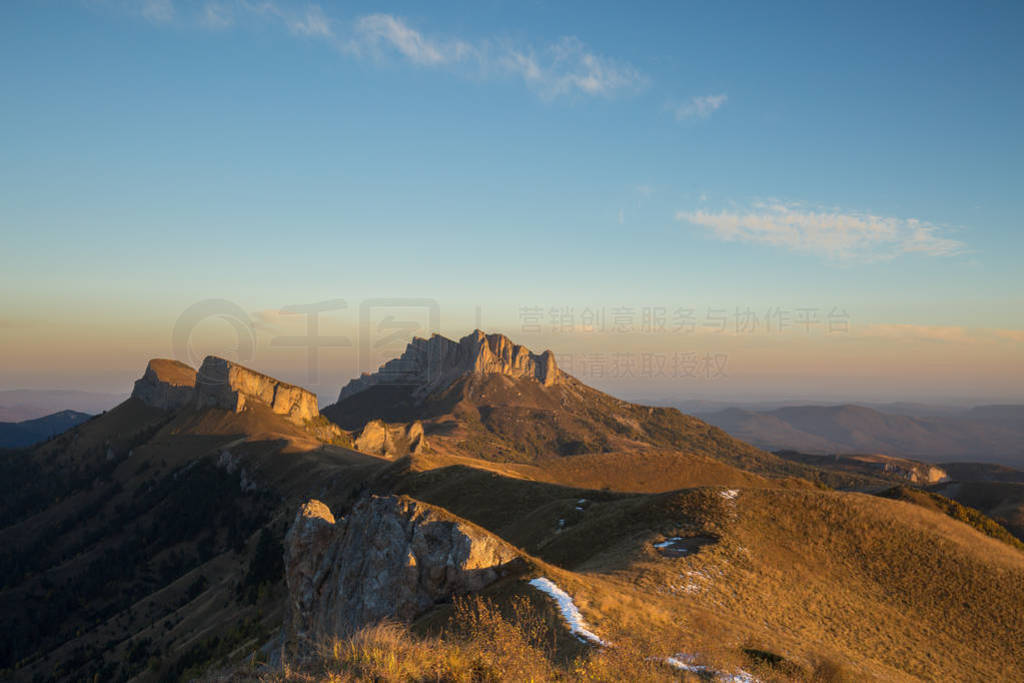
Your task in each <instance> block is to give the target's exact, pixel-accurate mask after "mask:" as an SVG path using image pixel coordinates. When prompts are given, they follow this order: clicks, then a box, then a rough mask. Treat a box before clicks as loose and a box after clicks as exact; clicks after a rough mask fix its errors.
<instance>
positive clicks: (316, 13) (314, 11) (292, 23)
mask: <svg viewBox="0 0 1024 683" xmlns="http://www.w3.org/2000/svg"><path fill="white" fill-rule="evenodd" d="M287 23H288V30H289V31H291V32H292V33H294V34H295V35H300V36H313V37H316V38H332V37H334V31H333V30H331V21H330V19H328V18H327V16H326V15H325V14H324V12H323V10H322V9H320V7H319V5H310V6H309V7H307V8H306V11H305V12H303V13H302V14H300V15H299V16H297V17H291V18H289V19H288V20H287Z"/></svg>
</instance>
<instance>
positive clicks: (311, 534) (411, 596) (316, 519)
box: [285, 496, 525, 637]
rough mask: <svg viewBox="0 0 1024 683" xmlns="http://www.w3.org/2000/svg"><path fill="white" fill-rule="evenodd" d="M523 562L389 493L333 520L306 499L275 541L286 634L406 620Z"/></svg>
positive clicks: (471, 529)
mask: <svg viewBox="0 0 1024 683" xmlns="http://www.w3.org/2000/svg"><path fill="white" fill-rule="evenodd" d="M524 567H525V563H524V561H523V560H522V558H521V557H520V556H519V554H518V553H517V551H516V550H515V549H514V548H513V547H511V546H509V545H508V544H507V543H505V542H504V541H502V540H501V539H499V538H497V537H496V536H494V535H492V534H490V533H488V532H486V531H484V530H483V529H480V528H479V527H476V526H474V525H472V524H470V523H468V522H466V521H463V520H459V519H458V518H456V517H453V516H452V515H451V514H449V513H447V512H445V511H444V510H441V509H440V508H435V507H433V506H431V505H427V504H425V503H421V502H418V501H414V500H411V499H409V498H405V497H398V496H373V497H370V498H366V499H363V500H362V501H360V502H359V503H357V504H356V505H355V507H354V508H353V509H352V511H351V512H350V513H349V514H348V515H347V516H345V517H343V518H341V519H338V520H337V521H335V519H334V516H333V515H332V514H331V511H330V509H329V508H328V507H327V506H326V505H324V504H323V503H321V502H320V501H318V500H310V501H309V502H307V503H305V504H304V505H303V506H302V507H301V508H300V509H299V512H298V514H297V515H296V517H295V521H294V522H293V523H292V526H291V529H290V530H289V531H288V535H287V537H286V538H285V572H286V579H287V585H288V593H289V599H290V602H291V619H292V623H291V627H292V631H293V633H294V634H296V635H310V636H317V637H320V636H324V635H344V634H348V633H351V632H353V631H355V630H357V629H359V628H361V627H363V626H366V625H369V624H373V623H376V622H379V621H381V620H383V619H397V620H400V621H409V620H411V619H413V618H415V617H416V616H417V615H419V614H421V613H423V612H424V611H426V610H427V609H429V608H430V607H432V606H433V605H435V604H436V603H438V602H442V601H445V600H448V599H450V598H451V596H452V595H454V594H459V593H466V592H470V591H476V590H480V589H482V588H484V587H485V586H487V585H489V584H490V583H493V582H494V581H496V580H497V579H498V578H500V577H501V576H504V575H507V574H510V573H514V572H516V571H518V570H521V569H522V568H524Z"/></svg>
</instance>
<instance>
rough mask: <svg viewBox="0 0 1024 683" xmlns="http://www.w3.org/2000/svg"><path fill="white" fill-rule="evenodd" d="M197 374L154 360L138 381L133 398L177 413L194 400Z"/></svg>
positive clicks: (179, 365) (170, 362) (181, 365)
mask: <svg viewBox="0 0 1024 683" xmlns="http://www.w3.org/2000/svg"><path fill="white" fill-rule="evenodd" d="M195 386H196V371H195V370H193V369H192V368H191V367H189V366H188V365H185V364H184V363H182V362H180V361H176V360H170V359H167V358H154V359H153V360H151V361H149V363H148V364H147V365H146V372H145V373H144V374H143V375H142V378H141V379H139V380H136V381H135V388H134V389H133V390H132V398H137V399H139V400H140V401H142V402H143V403H145V404H146V405H150V406H153V407H154V408H160V409H161V410H176V409H178V408H181V407H183V406H186V405H188V404H190V403H191V402H192V401H193V399H194V398H195Z"/></svg>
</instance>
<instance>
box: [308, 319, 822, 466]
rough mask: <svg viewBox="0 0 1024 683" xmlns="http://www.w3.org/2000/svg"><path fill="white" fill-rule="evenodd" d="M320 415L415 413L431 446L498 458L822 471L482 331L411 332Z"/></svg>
mask: <svg viewBox="0 0 1024 683" xmlns="http://www.w3.org/2000/svg"><path fill="white" fill-rule="evenodd" d="M452 349H454V351H453V350H452ZM432 359H440V360H436V361H435V360H432ZM398 361H402V363H401V364H400V365H397V366H396V365H395V363H397V362H398ZM523 368H525V370H524V369H523ZM541 368H542V369H543V376H540V375H538V373H540V372H541ZM323 414H324V415H325V416H327V417H328V418H330V419H331V420H332V421H334V422H335V423H336V424H338V425H339V426H341V427H342V428H345V429H350V430H359V429H361V428H363V426H364V425H366V424H367V423H369V422H370V421H372V420H376V419H381V420H383V421H385V422H389V423H402V422H409V421H412V420H420V421H422V424H423V429H424V431H425V433H426V439H427V443H428V444H430V448H431V449H432V450H433V451H434V452H436V453H445V454H453V455H462V456H468V457H473V458H479V459H485V460H493V461H498V462H510V463H511V462H515V463H523V464H531V463H532V464H538V463H541V462H543V461H546V460H553V459H557V458H560V457H564V456H579V455H583V454H608V455H609V457H608V458H605V459H604V461H605V462H609V461H611V460H612V459H613V458H612V457H611V454H621V458H622V459H623V461H626V460H629V459H631V458H636V457H640V456H638V454H646V455H647V456H649V455H650V454H651V453H655V452H674V453H678V454H682V455H685V456H693V457H695V458H698V459H701V460H703V461H707V459H708V458H710V459H712V460H717V461H718V462H720V463H724V464H727V465H731V466H733V467H738V468H741V469H745V470H749V471H751V472H756V473H759V474H762V475H769V476H803V477H806V478H808V479H817V478H819V477H820V471H819V470H815V469H814V468H809V467H804V466H803V465H801V464H798V463H791V462H787V461H785V460H782V459H780V458H778V457H776V456H774V455H772V454H771V453H767V452H765V451H762V450H759V449H757V448H753V447H751V446H750V445H748V444H746V443H743V442H742V441H739V440H737V439H734V438H732V437H730V436H729V435H728V434H726V433H725V432H723V431H722V430H720V429H718V428H716V427H713V426H711V425H709V424H707V423H706V422H704V421H702V420H699V419H697V418H694V417H691V416H688V415H684V414H682V413H681V412H679V411H678V410H676V409H675V408H659V407H649V406H640V405H635V404H632V403H628V402H626V401H622V400H620V399H617V398H614V397H612V396H609V395H608V394H605V393H603V392H600V391H598V390H596V389H593V388H591V387H589V386H587V385H585V384H583V383H582V382H580V381H579V380H577V379H575V378H574V377H572V376H570V375H568V374H566V373H564V372H562V371H561V370H559V369H558V368H557V367H556V366H555V365H554V360H553V357H552V356H551V355H550V354H549V352H545V353H543V354H533V353H531V352H529V351H528V350H525V349H524V348H523V347H521V346H517V345H515V344H513V343H512V342H510V341H509V340H508V339H507V338H506V337H504V336H502V335H485V334H484V333H483V332H480V331H479V330H477V331H476V332H474V333H472V334H470V335H467V336H466V337H463V338H462V339H461V340H459V341H458V342H454V341H452V340H450V339H446V338H444V337H441V336H439V335H434V336H433V337H431V338H430V339H429V340H423V339H417V340H414V341H413V342H412V343H410V344H409V347H408V348H407V349H406V352H405V353H404V354H403V355H402V356H401V358H400V359H397V360H396V361H392V362H389V363H388V364H385V365H384V366H382V368H381V369H380V371H379V372H377V373H375V374H373V375H364V376H363V377H362V378H360V379H358V380H353V382H351V383H350V384H349V385H348V386H346V387H345V388H344V389H342V391H341V394H340V396H339V400H338V402H337V403H335V404H333V405H331V406H328V407H327V408H325V409H324V411H323ZM555 468H556V469H557V468H558V466H557V465H556V466H555Z"/></svg>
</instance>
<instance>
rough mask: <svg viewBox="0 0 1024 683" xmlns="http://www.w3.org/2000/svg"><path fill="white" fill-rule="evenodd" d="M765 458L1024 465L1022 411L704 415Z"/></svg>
mask: <svg viewBox="0 0 1024 683" xmlns="http://www.w3.org/2000/svg"><path fill="white" fill-rule="evenodd" d="M702 417H703V419H704V420H706V421H707V422H709V423H711V424H713V425H715V426H717V427H720V428H721V429H723V430H725V431H726V432H728V433H729V434H730V435H732V436H734V437H736V438H738V439H742V440H744V441H747V442H749V443H752V444H754V445H755V446H758V447H760V448H764V449H766V450H772V451H774V450H784V449H792V450H797V451H801V452H804V453H815V454H825V453H884V454H886V455H894V456H900V457H910V458H917V459H920V460H925V461H927V462H935V463H938V462H943V461H950V460H962V461H968V462H979V461H989V462H999V463H1003V464H1008V465H1015V466H1018V467H1019V466H1021V465H1024V406H1021V405H1001V406H996V405H993V406H977V407H974V408H970V409H964V410H962V411H960V412H958V413H956V414H952V415H944V416H940V415H932V416H921V415H917V416H912V415H901V414H896V413H893V412H882V411H879V410H875V409H872V408H868V407H865V406H859V405H839V406H789V407H783V408H776V409H773V410H761V411H757V410H747V409H742V408H728V409H726V410H720V411H717V412H712V413H706V414H704V415H702Z"/></svg>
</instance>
